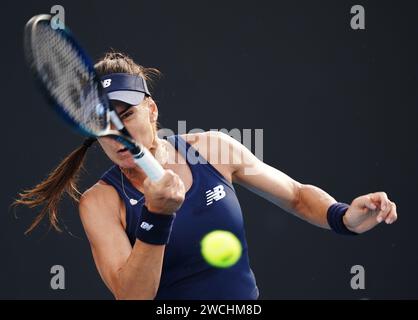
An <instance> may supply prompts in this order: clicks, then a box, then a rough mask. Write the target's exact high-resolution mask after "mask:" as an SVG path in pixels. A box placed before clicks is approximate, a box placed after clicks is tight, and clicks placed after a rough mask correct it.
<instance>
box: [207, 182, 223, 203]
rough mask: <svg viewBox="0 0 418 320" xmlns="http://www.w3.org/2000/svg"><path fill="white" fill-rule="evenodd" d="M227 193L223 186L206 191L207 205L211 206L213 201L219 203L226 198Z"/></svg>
mask: <svg viewBox="0 0 418 320" xmlns="http://www.w3.org/2000/svg"><path fill="white" fill-rule="evenodd" d="M225 195H226V193H225V190H224V186H223V185H221V184H220V185H219V186H216V187H215V188H213V190H208V191H206V205H207V206H208V205H211V204H212V203H213V200H215V201H219V200H221V199H222V198H223V197H225Z"/></svg>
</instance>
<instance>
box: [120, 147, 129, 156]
mask: <svg viewBox="0 0 418 320" xmlns="http://www.w3.org/2000/svg"><path fill="white" fill-rule="evenodd" d="M128 151H129V150H128V148H126V147H125V148H120V149H119V150H118V153H119V154H121V153H125V152H128Z"/></svg>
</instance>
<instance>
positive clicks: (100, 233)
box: [79, 171, 184, 299]
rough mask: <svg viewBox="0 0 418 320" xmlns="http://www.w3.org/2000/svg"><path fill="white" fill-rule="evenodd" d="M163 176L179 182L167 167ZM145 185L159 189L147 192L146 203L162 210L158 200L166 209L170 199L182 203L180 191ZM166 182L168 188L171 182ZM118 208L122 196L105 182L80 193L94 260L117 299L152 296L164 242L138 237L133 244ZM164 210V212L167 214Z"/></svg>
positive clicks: (151, 189) (152, 297)
mask: <svg viewBox="0 0 418 320" xmlns="http://www.w3.org/2000/svg"><path fill="white" fill-rule="evenodd" d="M163 179H164V180H165V181H166V182H167V181H168V180H172V181H174V182H172V183H179V178H178V176H177V175H175V174H174V173H172V172H169V173H167V171H166V173H165V176H164V177H163ZM145 185H148V191H151V192H152V191H153V189H156V188H158V190H159V191H158V192H153V196H150V195H149V196H148V199H149V201H148V205H149V207H150V208H151V207H153V208H156V209H154V210H157V207H158V210H164V208H162V207H161V203H163V204H164V203H165V204H167V205H166V210H167V211H171V210H173V208H174V207H173V206H172V205H173V203H176V202H177V203H180V205H181V203H182V201H183V200H184V198H183V199H182V197H181V193H180V194H173V193H166V192H165V191H164V190H165V187H164V186H158V185H156V184H155V183H153V182H150V183H148V184H144V186H145ZM166 185H167V189H169V188H168V187H169V186H170V183H169V184H166ZM177 189H181V188H177ZM156 193H158V195H157V196H156ZM161 195H163V197H164V199H162V198H161ZM145 196H146V197H147V193H145ZM153 199H155V202H154V205H153ZM157 200H158V201H157ZM164 200H167V201H164ZM146 203H147V202H146ZM169 204H171V206H170V205H169ZM121 208H122V206H121V199H120V198H119V196H118V194H117V192H116V191H115V189H114V188H113V187H111V186H108V185H103V184H96V185H95V186H94V187H92V188H91V189H89V190H88V191H86V192H85V193H84V194H83V196H82V197H81V199H80V204H79V211H80V217H81V221H82V223H83V226H84V229H85V232H86V234H87V237H88V239H89V242H90V246H91V249H92V253H93V258H94V261H95V263H96V266H97V269H98V271H99V273H100V276H101V277H102V279H103V281H104V282H105V284H106V285H107V287H108V288H109V289H110V290H111V291H112V293H113V295H114V296H115V298H116V299H154V298H155V296H156V294H157V290H158V287H159V283H160V278H161V270H162V263H163V258H164V250H165V245H151V244H148V243H145V242H142V241H141V240H138V239H137V240H136V242H135V244H134V246H133V247H132V246H131V244H130V242H129V239H128V236H127V235H126V232H125V230H124V227H123V223H122V219H121V213H120V211H121ZM167 211H166V212H165V214H168V212H167ZM154 212H157V211H154ZM159 212H162V211H159ZM172 212H174V210H173V211H172Z"/></svg>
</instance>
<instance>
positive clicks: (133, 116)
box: [98, 98, 157, 168]
mask: <svg viewBox="0 0 418 320" xmlns="http://www.w3.org/2000/svg"><path fill="white" fill-rule="evenodd" d="M112 103H113V107H114V108H115V110H116V112H117V113H118V114H119V117H120V118H121V120H122V121H123V123H124V125H125V127H126V129H128V131H129V133H130V134H131V135H132V137H133V138H134V140H135V141H137V142H139V143H140V144H142V145H144V146H145V147H146V148H148V149H150V147H151V145H152V143H153V141H154V129H153V128H154V122H155V121H156V115H157V113H156V110H157V109H156V108H157V107H156V105H155V102H154V101H153V100H152V99H151V98H146V99H145V100H144V101H142V102H141V104H139V105H137V106H129V105H127V104H125V103H123V102H119V101H112ZM112 129H114V128H113V127H112ZM98 140H99V143H100V145H101V146H102V148H103V151H104V152H105V153H106V155H107V156H108V157H109V158H110V160H112V161H113V162H114V163H115V164H116V165H118V166H120V167H122V168H135V167H136V164H135V163H134V161H133V159H132V156H131V153H130V152H129V151H128V150H127V149H126V148H125V147H124V146H123V145H122V144H121V143H119V142H117V141H115V140H113V139H111V138H106V137H103V138H99V139H98Z"/></svg>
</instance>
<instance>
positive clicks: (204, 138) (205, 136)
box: [180, 130, 233, 147]
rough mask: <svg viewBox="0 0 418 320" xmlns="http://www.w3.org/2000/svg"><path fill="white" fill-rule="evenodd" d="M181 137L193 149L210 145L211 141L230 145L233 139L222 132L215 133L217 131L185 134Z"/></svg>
mask: <svg viewBox="0 0 418 320" xmlns="http://www.w3.org/2000/svg"><path fill="white" fill-rule="evenodd" d="M180 137H182V138H183V139H184V140H186V141H187V142H188V143H189V144H190V145H192V146H193V147H199V146H202V145H207V144H208V143H210V140H211V139H217V140H219V141H222V142H226V143H230V142H231V139H233V138H232V137H231V136H229V135H227V134H226V133H224V132H222V131H215V130H211V131H204V132H195V133H185V134H181V135H180Z"/></svg>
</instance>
